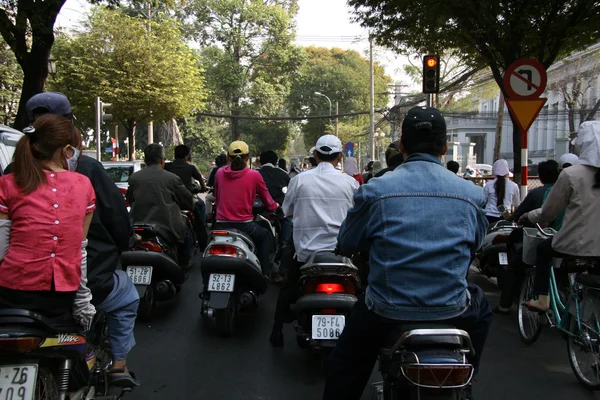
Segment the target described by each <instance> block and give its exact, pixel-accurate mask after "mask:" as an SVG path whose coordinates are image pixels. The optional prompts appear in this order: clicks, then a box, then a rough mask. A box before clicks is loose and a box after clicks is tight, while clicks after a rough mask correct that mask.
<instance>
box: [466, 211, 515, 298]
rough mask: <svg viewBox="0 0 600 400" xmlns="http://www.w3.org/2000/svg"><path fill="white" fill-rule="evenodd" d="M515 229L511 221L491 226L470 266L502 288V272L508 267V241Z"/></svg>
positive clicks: (499, 222)
mask: <svg viewBox="0 0 600 400" xmlns="http://www.w3.org/2000/svg"><path fill="white" fill-rule="evenodd" d="M516 228H518V226H517V224H516V223H514V222H512V221H498V222H495V223H493V224H491V225H490V226H489V227H488V231H487V234H486V235H485V238H484V239H483V244H482V245H481V247H480V248H479V250H477V252H476V253H475V256H474V258H473V263H472V265H474V266H475V267H476V268H477V269H479V271H481V273H483V274H484V275H486V276H487V277H488V278H497V280H498V286H500V287H502V285H501V281H502V279H503V277H504V271H506V267H507V266H508V239H509V237H510V233H511V232H512V231H513V230H514V229H516Z"/></svg>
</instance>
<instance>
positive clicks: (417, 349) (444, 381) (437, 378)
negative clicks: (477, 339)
mask: <svg viewBox="0 0 600 400" xmlns="http://www.w3.org/2000/svg"><path fill="white" fill-rule="evenodd" d="M473 352H474V350H473V346H472V343H471V338H470V337H469V334H468V333H467V332H465V331H463V330H459V329H456V328H455V327H454V326H451V325H443V324H434V323H420V324H407V325H401V326H399V327H398V329H397V330H395V331H394V332H393V333H392V334H391V335H390V336H389V337H388V339H387V343H386V345H384V346H383V347H382V348H381V349H380V351H379V370H380V371H381V377H382V379H383V381H382V382H378V383H375V384H373V385H374V388H375V395H374V399H375V400H399V399H403V400H404V399H405V400H410V399H436V400H442V399H447V400H463V399H464V400H467V399H470V398H471V397H470V396H469V395H467V388H468V387H469V384H470V382H471V379H472V378H473V373H474V369H473V366H472V365H471V364H469V363H468V361H467V359H466V355H467V354H469V353H473Z"/></svg>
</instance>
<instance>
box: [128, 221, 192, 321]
mask: <svg viewBox="0 0 600 400" xmlns="http://www.w3.org/2000/svg"><path fill="white" fill-rule="evenodd" d="M182 215H183V216H184V217H185V218H186V226H187V230H188V235H189V237H190V240H191V251H190V259H189V262H188V263H187V265H185V266H180V265H179V263H178V259H179V255H178V252H177V249H174V248H172V247H171V246H170V245H168V244H167V243H166V242H165V241H164V239H162V238H161V237H160V235H159V234H158V232H157V231H156V229H155V227H154V226H153V225H150V224H134V226H133V230H134V232H135V233H136V234H137V235H139V236H140V237H141V239H140V240H139V241H137V242H136V243H135V244H134V246H133V247H132V248H131V249H130V250H129V251H126V252H123V254H121V264H122V265H123V268H124V269H125V271H126V272H127V275H129V277H130V278H131V280H132V281H133V283H134V285H135V287H136V289H137V291H138V293H139V295H140V305H139V308H138V317H139V318H140V319H141V320H143V321H149V320H152V318H154V314H155V312H156V302H157V301H166V300H170V299H172V298H173V297H175V295H176V294H177V293H179V292H180V291H181V288H182V286H183V283H184V282H185V280H186V279H187V277H188V275H189V272H190V270H191V268H192V265H193V263H194V257H195V255H196V252H197V249H198V242H197V239H196V233H195V229H194V222H193V218H194V216H193V212H192V211H182Z"/></svg>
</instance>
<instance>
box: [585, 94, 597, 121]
mask: <svg viewBox="0 0 600 400" xmlns="http://www.w3.org/2000/svg"><path fill="white" fill-rule="evenodd" d="M598 109H600V99H598V100H597V101H596V104H594V107H592V109H591V110H590V112H588V115H587V117H585V121H593V120H594V117H595V116H596V113H597V112H598ZM581 122H583V121H581Z"/></svg>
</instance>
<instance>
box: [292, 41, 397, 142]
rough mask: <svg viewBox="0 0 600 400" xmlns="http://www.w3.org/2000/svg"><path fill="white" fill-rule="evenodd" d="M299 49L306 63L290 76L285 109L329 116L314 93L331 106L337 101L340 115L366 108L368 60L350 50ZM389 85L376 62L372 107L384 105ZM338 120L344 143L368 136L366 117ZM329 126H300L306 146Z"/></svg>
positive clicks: (318, 123)
mask: <svg viewBox="0 0 600 400" xmlns="http://www.w3.org/2000/svg"><path fill="white" fill-rule="evenodd" d="M303 50H304V52H305V53H306V56H305V57H306V62H305V63H304V65H303V66H302V68H301V69H300V73H299V74H297V75H296V76H295V77H294V80H293V83H292V90H291V93H290V97H289V109H290V112H291V113H292V114H293V115H313V116H314V115H329V102H328V101H327V99H326V98H324V97H323V96H319V95H316V94H315V92H320V93H322V94H324V95H326V96H328V97H329V98H330V99H331V101H332V103H333V104H334V107H335V102H336V101H337V102H338V104H339V113H340V114H344V113H351V112H359V111H366V110H368V109H369V85H370V82H369V79H370V78H369V75H370V71H369V68H370V67H369V60H367V59H365V58H364V57H363V56H361V55H360V54H359V53H358V52H356V51H353V50H342V49H338V48H333V49H328V48H322V47H306V48H304V49H303ZM391 82H392V79H391V78H390V77H389V76H387V75H386V74H385V71H384V69H383V67H381V66H380V65H379V64H377V63H376V64H375V93H376V94H377V95H376V97H375V108H384V107H386V106H387V104H388V99H389V96H388V95H387V92H388V90H389V88H388V85H389V84H391ZM332 111H333V112H334V111H335V109H333V110H332ZM341 121H342V122H340V125H339V129H338V131H339V135H340V137H341V138H342V139H343V140H344V141H347V140H351V139H355V138H357V137H358V136H360V135H361V134H362V135H365V134H368V129H367V126H368V116H360V117H353V118H352V119H341ZM333 123H334V121H333V120H332V121H328V120H325V119H314V120H310V121H309V122H307V123H306V124H304V125H303V127H302V130H303V133H304V142H305V143H306V145H307V146H308V147H309V148H310V147H312V145H313V144H314V143H315V142H316V141H317V139H318V138H319V136H321V135H323V134H324V133H325V131H326V129H331V127H332V125H333Z"/></svg>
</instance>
